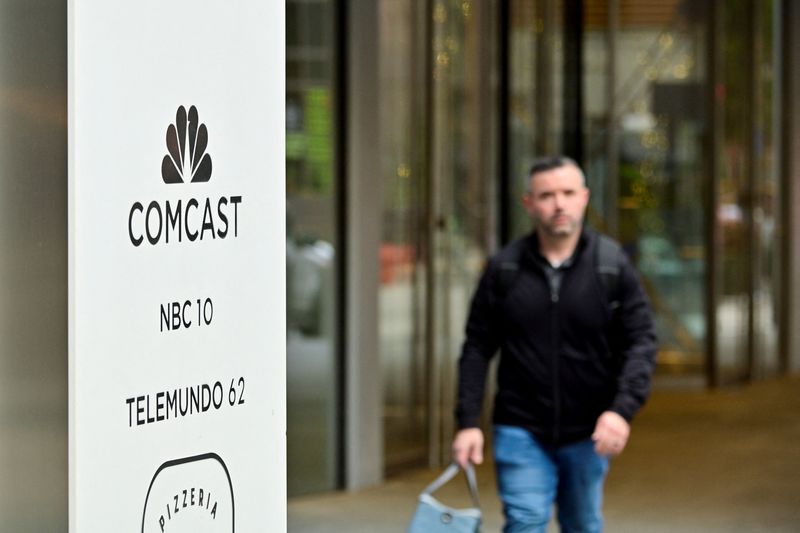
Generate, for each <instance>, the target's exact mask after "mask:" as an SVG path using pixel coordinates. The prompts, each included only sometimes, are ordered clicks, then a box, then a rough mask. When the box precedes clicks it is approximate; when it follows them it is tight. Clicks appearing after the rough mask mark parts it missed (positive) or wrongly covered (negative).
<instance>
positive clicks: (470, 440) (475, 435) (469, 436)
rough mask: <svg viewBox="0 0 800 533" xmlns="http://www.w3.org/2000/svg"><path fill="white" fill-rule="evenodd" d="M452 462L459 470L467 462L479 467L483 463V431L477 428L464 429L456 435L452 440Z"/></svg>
mask: <svg viewBox="0 0 800 533" xmlns="http://www.w3.org/2000/svg"><path fill="white" fill-rule="evenodd" d="M453 460H455V462H457V463H458V464H459V465H460V466H461V468H464V467H466V466H467V462H471V463H472V464H475V465H479V464H481V463H482V462H483V431H481V430H480V429H478V428H466V429H462V430H460V431H459V432H458V433H456V436H455V438H454V439H453Z"/></svg>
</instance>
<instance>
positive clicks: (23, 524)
mask: <svg viewBox="0 0 800 533" xmlns="http://www.w3.org/2000/svg"><path fill="white" fill-rule="evenodd" d="M118 126H119V125H118ZM119 127H124V126H119ZM98 194H100V195H102V194H104V193H103V192H102V191H98ZM67 404H68V398H67V5H66V2H59V1H55V2H31V1H29V0H4V1H2V2H0V530H2V531H14V532H28V531H30V532H38V531H66V530H67V514H68V505H67V504H68V496H67V483H68V482H67V477H68V474H67V447H68V443H67V416H68V414H67Z"/></svg>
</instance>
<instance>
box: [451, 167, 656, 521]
mask: <svg viewBox="0 0 800 533" xmlns="http://www.w3.org/2000/svg"><path fill="white" fill-rule="evenodd" d="M588 201H589V190H588V189H587V188H586V183H585V178H584V176H583V173H582V171H581V169H580V168H579V167H578V165H577V164H576V163H575V162H574V161H572V160H571V159H568V158H566V157H553V158H548V159H543V160H540V161H538V162H537V163H536V164H534V165H533V167H532V168H531V171H530V174H529V176H528V181H527V191H526V193H525V196H524V198H523V204H524V206H525V210H526V211H527V212H528V214H529V215H530V217H531V219H532V221H533V223H534V225H535V230H534V231H533V232H532V233H531V234H529V235H528V236H526V237H523V238H521V239H519V240H517V241H515V242H513V243H511V244H510V245H509V246H507V247H506V248H504V249H503V250H501V251H500V252H499V253H498V254H496V255H495V256H494V257H492V259H491V260H490V261H489V264H488V266H487V268H486V271H485V272H484V274H483V276H482V278H481V280H480V283H479V285H478V288H477V290H476V292H475V295H474V297H473V300H472V305H471V309H470V314H469V319H468V322H467V327H466V340H465V342H464V346H463V349H462V352H461V358H460V361H459V388H458V407H457V409H456V416H457V419H458V426H459V431H458V432H457V434H456V436H455V438H454V440H453V456H454V458H455V460H456V461H457V462H458V463H459V464H461V465H462V466H463V465H465V464H466V462H467V461H471V462H473V463H476V464H480V463H481V462H482V461H483V444H484V437H483V433H482V432H481V430H480V429H479V428H478V420H479V415H480V409H481V404H482V402H483V394H484V387H485V382H486V374H487V369H488V367H489V361H490V359H491V358H492V357H493V355H494V354H495V352H496V351H497V350H498V348H499V349H500V352H501V356H500V364H499V368H498V375H497V382H498V387H497V396H496V398H495V406H494V416H493V424H494V439H493V442H494V456H495V464H496V469H497V482H498V491H499V494H500V499H501V500H502V503H503V512H504V514H505V518H506V524H505V527H504V531H505V532H507V533H511V532H522V531H524V532H526V533H527V532H539V531H541V532H544V531H545V530H546V528H547V524H548V522H549V520H550V516H551V512H552V508H553V505H554V504H555V506H556V507H557V511H558V514H557V516H558V521H559V524H560V526H561V529H562V531H565V532H599V531H602V529H603V518H602V512H601V509H602V496H603V482H604V480H605V477H606V473H607V472H608V464H609V459H610V458H611V457H613V456H616V455H619V454H620V453H621V452H622V450H623V449H624V448H625V445H626V443H627V440H628V435H629V433H630V421H631V419H632V418H633V416H634V414H635V413H636V412H637V410H638V409H639V408H640V407H641V406H642V404H643V403H644V401H645V399H646V398H647V396H648V394H649V390H650V377H651V374H652V371H653V367H654V365H655V355H656V338H655V331H654V327H653V320H652V316H651V311H650V307H649V303H648V301H647V297H646V296H645V293H644V290H643V289H642V286H641V283H640V282H639V279H638V277H637V275H636V273H635V271H634V269H633V267H632V266H631V264H630V263H629V262H628V260H627V258H626V256H625V254H624V253H623V252H622V250H621V248H620V247H619V245H618V244H616V243H615V242H614V241H612V240H611V239H609V238H608V237H605V236H603V235H600V234H598V233H596V232H594V231H593V230H591V229H589V228H586V227H584V225H583V218H584V214H585V212H586V206H587V204H588Z"/></svg>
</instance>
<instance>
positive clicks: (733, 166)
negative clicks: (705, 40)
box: [715, 0, 753, 383]
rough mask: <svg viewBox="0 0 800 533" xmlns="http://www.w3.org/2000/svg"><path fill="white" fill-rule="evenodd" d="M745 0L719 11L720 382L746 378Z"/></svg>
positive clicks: (748, 251) (747, 78) (747, 125)
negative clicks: (720, 18) (720, 108)
mask: <svg viewBox="0 0 800 533" xmlns="http://www.w3.org/2000/svg"><path fill="white" fill-rule="evenodd" d="M748 4H749V2H746V1H744V0H731V1H729V2H725V3H724V4H723V5H724V8H723V9H721V12H720V14H719V16H720V17H722V20H721V35H719V42H720V49H719V50H718V53H719V54H720V59H719V61H720V63H721V64H720V65H719V68H720V75H721V79H720V80H719V83H718V85H717V87H716V88H715V91H716V98H717V102H718V105H721V107H722V110H721V121H722V123H721V124H716V127H717V128H719V131H717V133H716V135H717V138H718V143H719V145H718V146H717V149H716V153H715V157H716V166H717V169H718V171H717V175H716V176H715V179H717V191H718V197H717V198H716V203H717V214H716V215H717V216H716V219H717V224H719V228H718V230H719V242H717V243H716V246H717V249H716V250H715V252H716V254H717V257H718V260H717V272H716V273H715V274H716V275H715V278H716V280H717V281H716V287H715V292H716V294H717V302H716V304H717V308H716V323H717V335H718V339H717V372H718V376H719V380H720V382H722V383H725V382H730V381H738V380H741V379H744V378H746V376H747V373H748V359H747V358H748V350H747V348H748V341H749V334H748V329H749V325H748V320H749V312H750V311H749V310H750V302H749V295H750V279H749V278H750V254H751V252H752V246H751V244H752V243H751V242H750V227H749V220H750V209H749V205H748V196H749V193H750V186H749V180H748V176H749V171H750V170H749V169H750V166H751V161H750V157H751V152H750V141H751V137H750V120H751V109H752V105H751V104H752V103H751V102H750V97H749V95H750V93H751V90H750V84H751V83H752V81H751V80H752V76H753V73H752V72H751V70H750V68H749V65H748V64H747V58H748V57H750V56H751V54H750V49H749V47H750V46H751V45H752V41H751V38H750V36H751V33H752V28H751V19H750V15H751V13H750V11H749V9H748Z"/></svg>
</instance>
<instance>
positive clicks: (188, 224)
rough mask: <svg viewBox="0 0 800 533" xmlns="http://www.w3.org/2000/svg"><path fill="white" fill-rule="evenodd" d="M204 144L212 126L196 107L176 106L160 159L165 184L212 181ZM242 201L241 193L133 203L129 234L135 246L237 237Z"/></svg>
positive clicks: (206, 142)
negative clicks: (200, 119) (203, 122)
mask: <svg viewBox="0 0 800 533" xmlns="http://www.w3.org/2000/svg"><path fill="white" fill-rule="evenodd" d="M223 137H224V135H223ZM206 148H208V128H206V125H205V124H201V123H200V121H199V119H198V115H197V108H196V107H195V106H191V107H190V108H189V112H188V113H187V112H186V108H185V107H183V106H180V107H178V112H177V113H176V115H175V124H170V125H169V126H168V127H167V152H168V153H167V155H165V156H164V158H163V159H162V160H161V179H162V180H163V182H164V183H165V184H167V185H169V184H172V183H205V182H207V181H208V180H210V179H211V155H210V154H208V153H206ZM155 161H157V159H155ZM189 192H190V188H186V189H184V193H189ZM242 202H243V198H242V195H241V194H235V195H224V196H219V197H216V198H211V197H205V198H203V197H183V198H177V199H176V198H170V199H163V200H158V199H154V200H151V201H149V202H146V201H145V202H142V201H134V202H133V204H131V209H130V211H128V237H129V238H130V241H131V244H133V246H137V247H138V246H141V245H142V244H143V243H145V242H148V243H150V244H151V245H153V246H155V245H158V244H177V243H181V242H184V241H185V240H188V241H190V242H202V241H208V240H218V239H219V240H222V239H225V238H226V237H228V236H230V237H233V238H236V237H238V236H239V207H240V206H241V205H242Z"/></svg>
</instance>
